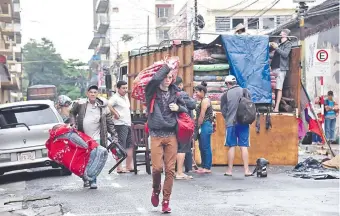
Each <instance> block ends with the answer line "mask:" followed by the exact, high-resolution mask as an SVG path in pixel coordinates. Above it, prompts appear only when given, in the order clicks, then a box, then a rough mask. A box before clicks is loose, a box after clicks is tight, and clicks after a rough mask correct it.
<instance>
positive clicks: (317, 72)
mask: <svg viewBox="0 0 340 216" xmlns="http://www.w3.org/2000/svg"><path fill="white" fill-rule="evenodd" d="M312 68H313V69H312V71H313V75H314V76H329V75H330V74H331V56H330V49H316V50H315V51H314V57H313V67H312Z"/></svg>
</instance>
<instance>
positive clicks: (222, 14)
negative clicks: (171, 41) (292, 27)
mask: <svg viewBox="0 0 340 216" xmlns="http://www.w3.org/2000/svg"><path fill="white" fill-rule="evenodd" d="M197 10H198V14H199V15H202V17H203V19H204V23H205V26H204V28H203V29H200V30H199V32H204V33H220V34H234V30H235V27H236V26H237V25H238V24H240V23H242V24H243V25H244V26H245V28H246V31H247V32H248V33H249V34H265V33H267V32H270V31H272V30H273V29H275V28H277V27H278V26H279V25H281V24H282V23H285V22H287V21H288V20H290V19H292V18H293V16H294V15H295V10H296V5H294V4H293V3H292V2H291V3H289V4H287V2H284V1H279V2H278V3H277V4H274V3H273V1H241V0H237V1H208V0H201V1H199V4H198V5H197ZM176 17H177V19H176V20H177V22H176V24H175V25H174V26H173V27H172V28H171V30H170V36H171V38H183V37H184V36H185V35H186V39H192V38H193V35H194V25H193V24H194V17H195V16H194V3H193V1H189V2H188V3H186V4H185V5H184V6H182V7H181V8H178V10H177V9H176ZM202 37H203V38H204V36H203V35H202Z"/></svg>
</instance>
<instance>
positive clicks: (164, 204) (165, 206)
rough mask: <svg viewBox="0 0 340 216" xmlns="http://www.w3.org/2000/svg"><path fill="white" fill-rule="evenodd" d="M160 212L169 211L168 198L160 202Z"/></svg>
mask: <svg viewBox="0 0 340 216" xmlns="http://www.w3.org/2000/svg"><path fill="white" fill-rule="evenodd" d="M162 212H163V213H170V212H171V208H169V201H168V200H164V201H163V202H162Z"/></svg>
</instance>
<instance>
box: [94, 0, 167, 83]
mask: <svg viewBox="0 0 340 216" xmlns="http://www.w3.org/2000/svg"><path fill="white" fill-rule="evenodd" d="M173 2H174V1H169V0H129V1H113V0H111V1H110V0H93V21H94V22H93V32H94V35H93V39H92V41H91V43H90V46H89V49H92V50H94V55H93V56H92V58H91V60H90V61H89V65H90V69H91V82H92V83H98V85H99V86H100V87H101V88H102V89H105V88H106V85H105V73H110V74H111V75H112V76H111V77H112V84H113V86H112V88H113V89H114V84H115V83H116V80H117V77H118V78H119V77H121V75H119V73H120V66H119V65H120V64H121V63H122V62H124V61H126V60H127V58H128V52H129V51H132V52H140V51H141V50H142V51H143V50H147V48H146V46H147V44H149V45H155V44H159V43H160V42H162V41H163V40H167V39H168V38H169V37H168V31H169V30H170V28H171V23H172V22H171V19H172V18H173V15H174V3H173ZM148 27H149V28H148ZM124 35H125V36H131V37H132V40H129V41H124V39H125V38H126V37H125V38H124V37H123V36H124Z"/></svg>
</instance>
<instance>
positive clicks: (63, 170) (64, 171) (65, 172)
mask: <svg viewBox="0 0 340 216" xmlns="http://www.w3.org/2000/svg"><path fill="white" fill-rule="evenodd" d="M60 175H61V176H70V175H72V172H71V171H70V170H68V169H67V168H66V167H61V170H60Z"/></svg>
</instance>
